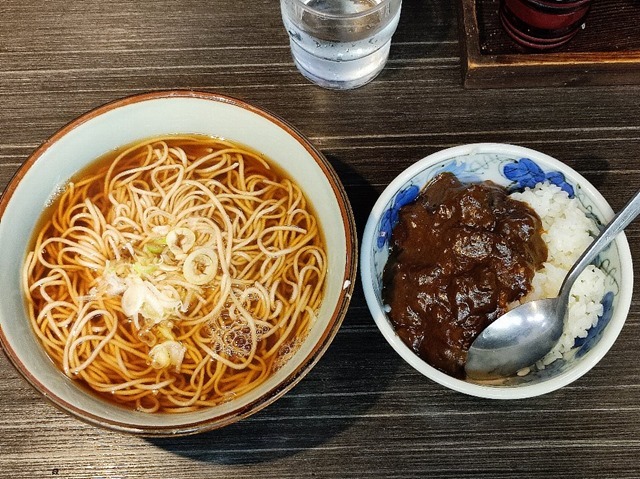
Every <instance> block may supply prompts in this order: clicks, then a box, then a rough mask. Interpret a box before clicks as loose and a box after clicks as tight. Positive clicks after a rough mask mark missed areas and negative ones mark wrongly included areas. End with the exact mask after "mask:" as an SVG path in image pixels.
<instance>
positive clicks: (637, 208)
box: [560, 190, 640, 296]
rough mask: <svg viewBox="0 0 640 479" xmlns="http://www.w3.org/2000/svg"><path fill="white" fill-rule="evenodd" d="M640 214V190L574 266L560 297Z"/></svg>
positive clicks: (565, 281)
mask: <svg viewBox="0 0 640 479" xmlns="http://www.w3.org/2000/svg"><path fill="white" fill-rule="evenodd" d="M638 214H640V190H639V191H637V192H636V194H635V195H634V196H633V198H631V200H629V202H628V203H627V204H626V205H625V207H624V208H622V209H621V210H620V211H618V213H617V214H616V215H615V216H614V217H613V219H612V220H611V221H610V222H609V224H607V225H606V226H605V227H604V229H603V230H602V231H600V234H599V235H598V236H597V237H596V239H595V240H593V242H592V243H591V244H590V245H589V246H588V247H587V249H586V250H584V252H583V253H582V255H581V256H580V258H578V261H576V263H575V264H574V265H573V267H572V268H571V270H570V271H569V273H567V276H566V277H565V279H564V282H563V283H562V287H561V288H560V295H561V296H562V295H565V294H567V295H568V294H569V291H570V290H571V287H572V286H573V283H575V281H576V279H577V278H578V276H580V273H582V270H583V269H584V268H586V267H587V266H588V265H590V264H591V262H592V261H593V260H594V259H595V258H596V256H598V253H600V251H602V250H603V249H604V247H605V246H607V245H608V244H609V243H611V241H612V240H613V239H614V238H615V237H616V236H618V233H620V232H621V231H622V230H624V229H625V228H626V227H627V226H628V225H629V223H631V222H632V221H633V220H634V219H635V218H636V216H638Z"/></svg>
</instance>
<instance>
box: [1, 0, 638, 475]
mask: <svg viewBox="0 0 640 479" xmlns="http://www.w3.org/2000/svg"><path fill="white" fill-rule="evenodd" d="M456 18H457V17H456V11H455V6H454V5H453V2H448V1H445V0H433V1H428V2H427V1H422V0H405V2H404V6H403V13H402V17H401V21H400V26H399V28H398V31H397V33H396V35H395V37H394V43H393V47H392V50H391V57H390V60H389V63H388V65H387V67H386V69H385V70H384V72H383V73H382V74H381V75H380V76H379V77H378V79H376V80H375V81H374V82H373V83H371V84H370V85H368V86H366V87H364V88H362V89H359V90H355V91H350V92H333V91H326V90H322V89H320V88H318V87H315V86H313V85H311V84H309V83H308V82H307V81H305V80H304V78H303V77H302V76H301V75H300V74H298V72H297V71H296V69H295V67H294V65H293V63H292V61H291V58H290V56H289V48H288V40H287V37H286V34H285V31H284V29H283V27H282V22H281V19H280V11H279V6H278V2H276V1H275V0H257V1H253V2H248V1H241V0H215V1H204V0H155V1H150V2H145V1H139V0H114V1H112V2H105V1H101V0H84V1H77V2H74V1H72V0H49V1H46V2H42V1H36V0H2V2H1V3H0V131H1V135H0V187H2V188H4V187H5V186H6V184H7V182H8V181H9V179H10V178H11V176H12V174H13V173H14V172H15V171H16V169H17V168H18V166H19V165H20V164H21V163H22V162H23V161H24V160H25V159H26V158H27V156H28V155H29V153H30V152H31V151H32V150H34V149H35V148H36V147H37V146H38V145H39V144H40V143H41V142H43V141H44V140H45V139H46V138H47V137H49V136H50V135H51V134H53V133H54V132H55V131H56V130H57V129H59V128H60V127H61V126H63V125H64V124H65V123H66V122H68V121H70V120H71V119H73V118H74V117H76V116H77V115H79V114H81V113H83V112H85V111H86V110H88V109H90V108H93V107H96V106H98V105H101V104H103V103H105V102H108V101H110V100H113V99H116V98H119V97H122V96H126V95H129V94H133V93H138V92H143V91H150V90H164V89H173V88H190V89H198V90H205V91H213V92H219V93H223V94H226V95H230V96H235V97H238V98H241V99H243V100H246V101H249V102H251V103H253V104H255V105H257V106H260V107H263V108H266V109H268V110H270V111H272V112H274V113H276V114H277V115H280V116H282V117H284V118H285V119H287V120H289V121H290V122H291V123H292V124H294V125H295V126H297V127H298V128H299V129H300V130H301V131H302V132H303V133H304V134H306V135H307V136H308V137H309V138H310V139H311V140H312V142H313V143H315V144H316V145H317V146H318V147H319V148H320V149H321V150H322V151H323V153H324V154H325V155H326V156H327V158H328V159H329V160H330V162H331V163H332V164H333V165H334V167H335V168H336V170H337V171H338V173H339V175H340V177H341V179H342V181H343V182H344V184H345V186H346V189H347V191H348V193H349V196H350V199H351V201H352V204H353V208H354V210H355V213H356V217H357V222H358V227H359V229H360V231H362V228H363V226H364V223H365V220H366V217H367V215H368V211H369V209H370V208H371V206H372V205H373V203H374V201H375V199H376V197H377V194H379V193H380V191H382V189H383V188H384V186H385V185H386V184H387V183H388V182H389V181H390V180H391V179H392V178H394V176H395V175H397V174H398V173H399V172H400V171H402V170H403V169H404V168H406V167H407V166H409V165H410V164H412V163H413V162H414V161H416V160H418V159H420V158H422V157H424V156H426V155H427V154H429V153H433V152H434V151H437V150H439V149H442V148H445V147H449V146H453V145H459V144H463V143H470V142H480V141H496V142H508V143H515V144H519V145H523V146H528V147H531V148H534V149H538V150H541V151H543V152H545V153H548V154H550V155H552V156H555V157H556V158H559V159H561V160H563V161H565V162H566V163H568V164H569V165H571V166H572V167H574V168H576V169H577V170H578V171H580V172H581V173H582V174H583V175H584V176H585V177H587V178H588V179H589V180H590V181H591V182H592V183H594V184H595V185H596V186H597V187H599V188H600V189H601V191H602V193H603V194H604V195H605V197H606V198H607V199H608V200H609V201H610V203H611V204H612V206H613V208H614V209H618V208H620V207H621V206H622V205H623V204H624V202H625V200H626V199H627V198H628V197H629V196H630V195H631V194H632V193H633V192H634V191H635V190H636V189H637V188H638V187H640V166H639V165H640V86H612V87H573V88H528V89H491V90H465V89H463V88H462V86H461V85H462V83H461V68H460V54H459V45H458V31H457V20H456ZM627 235H628V238H629V241H630V243H631V246H632V250H633V251H634V254H635V253H636V252H637V251H638V248H640V223H636V224H633V225H631V226H630V227H629V229H628V233H627ZM638 264H640V260H639V261H638ZM637 271H638V267H637V266H636V272H637ZM639 287H640V286H636V293H637V292H638V288H639ZM636 297H637V294H636ZM639 350H640V304H638V301H637V300H634V302H633V304H632V306H631V313H630V315H629V317H628V320H627V323H626V326H625V328H624V330H623V331H622V334H621V335H620V337H619V339H618V341H617V342H616V344H615V345H614V347H613V349H612V350H611V351H610V352H609V354H608V355H607V356H606V357H605V358H604V359H603V360H602V361H601V362H600V363H599V364H598V366H597V367H595V368H594V369H593V370H592V371H591V372H590V373H589V374H587V375H586V376H585V377H583V378H581V379H580V380H578V381H576V382H575V383H573V384H572V385H571V386H569V387H566V388H564V389H563V390H561V391H557V392H554V393H551V394H548V395H546V396H543V397H539V398H535V399H527V400H520V401H515V402H501V401H492V400H482V399H477V398H473V397H467V396H464V395H462V394H459V393H455V392H453V391H450V390H447V389H445V388H444V387H441V386H439V385H438V384H435V383H433V382H431V381H429V380H427V379H426V378H424V377H422V376H421V375H419V374H418V373H417V372H415V371H414V370H413V369H412V368H410V367H409V366H408V365H406V364H405V363H404V362H403V361H402V360H401V359H400V358H399V357H398V356H397V355H396V354H395V353H394V352H393V351H392V350H391V348H390V346H388V345H387V343H386V341H385V340H384V339H383V337H382V335H381V334H380V333H379V332H378V330H377V328H376V326H375V324H374V323H373V320H372V319H371V317H370V315H369V312H368V310H367V307H366V305H365V302H364V299H363V294H362V291H361V288H360V286H359V285H358V286H357V288H356V293H355V295H354V297H353V301H352V305H351V308H350V311H349V313H348V315H347V317H346V319H345V322H344V324H343V326H342V328H341V330H340V332H339V333H338V335H337V337H336V339H335V341H334V343H333V344H332V346H331V347H330V348H329V350H328V352H327V353H326V354H325V356H324V357H323V358H322V360H321V361H320V363H319V364H318V365H317V366H316V367H315V368H314V369H313V371H311V373H310V374H309V375H308V376H307V377H306V378H305V379H304V380H303V381H302V382H301V383H300V384H299V385H298V386H296V387H295V388H294V389H293V390H292V391H290V392H289V393H288V394H287V395H285V396H284V397H283V398H282V399H280V400H279V401H277V402H276V403H275V404H273V405H271V406H269V407H268V408H266V409H265V410H263V411H261V412H260V413H258V414H256V415H254V416H252V417H250V418H248V419H246V420H243V421H241V422H239V423H236V424H234V425H231V426H228V427H226V428H224V429H222V430H218V431H214V432H211V433H206V434H201V435H196V436H189V437H183V438H166V439H144V438H140V437H135V436H129V435H123V434H119V433H114V432H110V431H107V430H102V429H99V428H95V427H92V426H89V425H86V424H84V423H83V422H80V421H78V420H76V419H74V418H72V417H69V416H67V415H66V414H65V413H62V412H60V411H58V410H57V409H56V408H54V407H53V406H51V405H50V404H49V403H48V402H47V401H46V400H45V399H43V398H42V397H41V396H40V395H39V394H37V393H36V392H35V391H34V390H33V389H32V388H31V387H30V386H29V385H28V384H27V383H26V382H25V381H24V380H23V379H22V377H21V376H20V375H19V374H18V373H17V372H16V371H15V370H14V368H13V367H12V366H11V365H10V364H9V362H8V361H7V360H6V358H5V357H4V356H3V355H0V476H1V477H8V478H11V479H18V478H48V477H52V478H57V477H59V478H65V479H66V478H83V479H84V478H190V479H191V478H202V479H204V478H244V477H257V478H287V477H288V478H298V477H332V478H344V477H353V478H359V477H389V478H399V477H432V478H433V477H442V478H506V477H518V478H549V477H562V478H583V477H592V478H603V477H611V478H632V477H634V478H637V477H639V476H640V366H638V357H639V355H638V351H639Z"/></svg>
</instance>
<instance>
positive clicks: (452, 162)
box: [360, 143, 633, 399]
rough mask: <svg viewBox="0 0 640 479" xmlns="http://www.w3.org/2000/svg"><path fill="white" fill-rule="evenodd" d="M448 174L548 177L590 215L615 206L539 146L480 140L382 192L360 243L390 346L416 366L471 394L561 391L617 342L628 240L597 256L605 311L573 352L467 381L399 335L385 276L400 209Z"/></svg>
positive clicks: (368, 288) (521, 183) (469, 178)
mask: <svg viewBox="0 0 640 479" xmlns="http://www.w3.org/2000/svg"><path fill="white" fill-rule="evenodd" d="M443 172H451V173H454V174H455V175H456V176H457V177H458V178H459V179H460V180H461V181H464V182H478V181H485V180H491V181H493V182H495V183H497V184H500V185H503V186H505V187H506V188H507V189H509V190H513V191H516V190H522V189H524V188H526V187H530V188H532V187H534V186H535V185H536V184H538V183H540V182H543V181H549V182H551V183H553V184H555V185H557V186H559V187H560V188H562V189H563V190H564V191H566V192H567V193H568V194H569V196H570V197H576V198H577V199H578V200H579V201H580V203H581V204H582V206H583V207H584V209H585V211H586V212H587V214H589V215H592V216H593V217H594V218H595V219H596V221H597V222H599V223H600V224H603V223H606V222H608V221H609V220H610V219H611V217H612V216H613V211H612V209H611V207H610V206H609V204H608V203H607V201H606V200H605V199H604V198H603V197H602V195H601V194H600V193H599V192H598V191H597V190H596V189H595V187H593V185H591V184H590V183H589V182H588V181H587V180H586V179H585V178H583V177H582V176H581V175H580V174H579V173H577V172H576V171H575V170H573V169H571V168H569V167H568V166H567V165H565V164H563V163H561V162H560V161H558V160H556V159H554V158H552V157H550V156H547V155H544V154H542V153H539V152H537V151H534V150H531V149H528V148H523V147H518V146H513V145H505V144H497V143H478V144H471V145H463V146H459V147H454V148H449V149H446V150H443V151H440V152H437V153H434V154H433V155H430V156H428V157H426V158H424V159H422V160H420V161H418V162H416V163H415V164H413V165H412V166H410V167H409V168H407V169H406V170H405V171H404V172H402V173H401V174H400V175H398V177H397V178H396V179H395V180H394V181H393V182H392V183H391V184H390V185H389V186H388V187H387V188H386V189H385V190H384V192H383V193H382V195H381V196H380V198H379V199H378V201H377V202H376V204H375V206H374V208H373V210H372V212H371V214H370V216H369V220H368V222H367V225H366V228H365V231H364V235H363V239H362V247H361V259H360V274H361V277H362V284H363V288H364V292H365V297H366V300H367V304H368V306H369V309H370V311H371V313H372V315H373V318H374V320H375V321H376V324H377V325H378V328H379V329H380V331H381V332H382V334H383V335H384V336H385V338H386V339H387V341H388V342H389V343H390V344H391V346H392V347H393V348H394V349H395V350H396V351H397V352H398V353H399V354H400V356H401V357H402V358H404V359H405V360H406V361H407V362H408V363H409V364H410V365H411V366H413V367H414V368H415V369H417V370H418V371H419V372H421V373H422V374H424V375H425V376H427V377H429V378H431V379H433V380H434V381H436V382H438V383H440V384H442V385H444V386H447V387H449V388H451V389H454V390H456V391H460V392H463V393H466V394H470V395H474V396H480V397H487V398H496V399H515V398H523V397H531V396H537V395H540V394H545V393H548V392H551V391H553V390H555V389H558V388H560V387H562V386H565V385H567V384H569V383H570V382H572V381H574V380H576V379H577V378H579V377H580V376H582V375H583V374H585V373H586V372H587V371H589V370H590V369H591V368H592V367H593V366H594V365H595V364H596V363H597V362H598V361H599V360H600V359H601V358H602V357H603V356H604V355H605V354H606V352H607V351H608V350H609V349H610V348H611V346H612V345H613V343H614V342H615V340H616V338H617V337H618V334H619V333H620V330H621V329H622V326H623V325H624V322H625V320H626V316H627V313H628V311H629V307H630V304H631V293H632V291H633V267H632V260H631V253H630V251H629V244H628V242H627V240H626V238H625V236H624V234H621V235H620V236H618V238H617V239H616V240H615V241H614V242H613V243H612V244H611V245H610V246H609V247H608V248H607V249H606V250H605V251H603V252H602V253H601V254H600V256H599V257H598V259H597V261H596V265H597V266H598V267H600V268H601V269H602V270H603V271H604V272H605V273H606V275H607V292H606V294H605V296H604V297H603V298H602V304H603V309H604V313H603V315H602V316H601V317H600V319H599V320H598V324H597V325H596V326H595V327H594V328H592V329H591V330H590V331H589V334H588V336H587V337H586V338H581V339H577V340H576V342H575V344H574V349H573V351H572V354H571V355H569V356H568V357H567V358H565V359H560V360H556V361H555V362H554V363H552V364H551V365H549V366H547V367H546V368H545V369H543V370H540V371H535V372H532V373H530V374H527V375H525V376H516V377H512V378H506V379H504V380H501V381H494V382H492V383H487V382H484V383H480V382H472V381H464V380H460V379H456V378H453V377H450V376H448V375H446V374H444V373H442V372H441V371H438V370H437V369H435V368H433V367H431V366H430V365H429V364H427V363H426V362H425V361H423V360H422V359H420V358H419V357H418V356H417V355H416V354H415V353H413V351H411V350H410V349H409V348H408V347H407V346H406V345H405V344H404V343H403V342H402V341H401V340H400V338H399V337H398V336H397V334H396V333H395V331H394V329H393V327H392V325H391V323H390V322H389V319H388V318H387V315H386V311H385V305H384V303H383V301H382V295H381V293H382V274H383V270H384V266H385V264H386V262H387V259H388V256H389V250H388V247H389V239H390V237H391V234H392V231H393V227H394V226H395V223H396V222H397V219H398V213H399V211H400V209H401V208H402V207H403V206H404V205H406V204H409V203H411V202H412V201H414V200H415V199H416V197H417V196H418V194H419V193H420V191H421V189H422V188H423V187H424V185H425V184H426V183H427V182H429V181H430V180H431V179H432V178H434V177H435V176H437V175H438V174H440V173H443Z"/></svg>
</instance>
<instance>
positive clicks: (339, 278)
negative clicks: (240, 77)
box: [0, 91, 357, 435]
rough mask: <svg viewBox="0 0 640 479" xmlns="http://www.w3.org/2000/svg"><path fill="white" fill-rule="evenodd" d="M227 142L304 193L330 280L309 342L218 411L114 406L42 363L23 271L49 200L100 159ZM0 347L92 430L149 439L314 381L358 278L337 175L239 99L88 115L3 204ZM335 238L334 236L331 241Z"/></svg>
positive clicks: (243, 410) (227, 415) (234, 414)
mask: <svg viewBox="0 0 640 479" xmlns="http://www.w3.org/2000/svg"><path fill="white" fill-rule="evenodd" d="M177 133H195V134H203V135H209V136H215V137H223V138H226V139H229V140H232V141H235V142H237V143H240V144H242V145H244V146H247V147H249V148H252V149H253V150H255V151H258V152H260V153H262V154H264V155H265V156H266V157H267V158H269V159H271V161H272V162H273V163H275V164H277V165H278V166H279V167H280V168H281V169H282V170H284V171H286V173H287V174H288V175H289V176H290V177H291V178H292V179H293V180H294V181H296V182H297V183H298V185H300V187H301V188H302V190H303V191H304V192H305V194H306V195H307V198H308V199H309V201H310V203H311V204H312V205H313V208H314V210H315V212H316V214H317V217H318V219H319V223H320V225H321V229H322V230H323V231H324V232H325V233H327V234H326V235H325V239H326V243H327V245H326V246H327V254H328V268H329V271H330V274H329V275H328V281H327V284H326V289H325V297H324V300H323V303H322V306H321V309H320V311H319V312H318V317H317V321H316V322H315V323H314V324H313V326H312V328H311V330H310V332H309V335H308V337H307V339H306V340H305V341H304V343H303V344H302V346H301V347H300V349H299V350H298V352H297V353H296V354H295V355H294V356H293V357H292V358H291V359H290V360H289V361H288V362H287V363H286V364H285V365H284V366H282V367H281V368H280V369H279V370H278V371H277V373H276V374H275V375H273V376H272V377H271V378H270V379H269V380H267V381H266V382H265V383H263V384H262V385H261V386H259V387H258V388H257V389H254V390H253V391H251V392H249V393H247V394H245V395H242V396H239V397H238V398H236V399H234V400H232V401H230V402H227V403H225V404H222V405H220V406H216V407H212V408H208V409H203V410H200V411H197V412H189V413H179V414H148V413H142V412H137V411H133V410H129V409H125V408H123V407H120V406H116V405H113V404H111V403H109V402H107V401H105V400H103V399H101V398H99V397H97V396H95V395H93V394H91V393H88V392H87V391H85V389H84V388H82V387H80V386H78V384H77V382H75V381H72V380H70V379H68V378H67V377H66V376H65V375H64V374H62V372H61V371H59V370H58V369H57V368H56V367H55V366H54V364H53V363H52V361H51V360H50V359H49V358H48V357H47V356H46V355H45V353H44V352H43V349H42V348H41V347H40V344H39V343H38V341H37V340H36V337H35V335H34V333H33V332H32V330H31V326H30V324H29V321H28V319H27V315H26V314H25V300H24V294H23V291H22V288H21V280H20V271H21V268H22V263H23V261H24V258H25V254H26V248H27V245H28V244H29V242H30V239H31V236H32V232H33V230H34V227H35V226H36V223H37V222H38V218H39V217H40V216H41V214H42V212H43V209H44V208H45V207H46V205H47V203H48V202H49V200H50V198H51V197H52V196H53V195H55V193H56V192H57V191H58V189H59V188H60V187H61V186H62V185H64V184H65V183H66V182H67V181H68V179H69V178H70V177H72V176H73V175H74V174H75V173H76V172H77V171H78V170H81V169H82V168H84V167H85V166H86V165H88V164H90V163H91V162H93V161H94V160H95V159H97V158H98V157H100V156H102V155H103V154H105V153H107V152H109V151H112V150H114V149H116V148H118V147H121V146H123V145H127V144H130V143H132V142H134V141H137V140H142V139H146V138H149V137H153V136H157V135H165V134H177ZM0 215H1V221H0V247H1V248H2V250H3V254H2V255H1V256H0V290H1V291H3V300H2V302H0V340H1V341H2V347H3V348H4V351H5V353H6V354H7V356H8V357H9V359H10V360H11V362H12V363H13V364H14V365H15V367H16V368H17V369H18V371H20V373H22V375H23V376H24V377H25V378H26V379H27V380H28V381H29V382H30V383H31V384H32V385H33V386H34V387H35V388H36V389H37V390H38V391H39V392H40V393H42V395H43V396H45V397H46V398H47V399H49V400H50V401H52V402H53V403H54V404H55V405H57V406H59V407H60V408H62V409H63V410H65V411H68V412H69V413H71V414H73V415H75V416H77V417H78V418H80V419H83V420H86V421H88V422H90V423H93V424H96V425H100V426H105V427H108V428H112V429H116V430H119V431H127V432H132V433H140V434H145V435H154V434H156V435H168V434H188V433H195V432H201V431H204V430H208V429H212V428H217V427H221V426H224V425H226V424H229V423H231V422H234V421H236V420H238V419H240V418H243V417H245V416H248V415H249V414H252V413H254V412H256V411H258V410H259V409H261V408H263V407H265V406H266V405H268V404H270V403H272V402H273V401H274V400H276V399H277V398H278V397H280V396H282V395H283V394H284V393H285V392H286V391H288V390H289V389H290V388H291V387H292V386H293V385H294V384H296V383H297V382H298V381H300V379H302V377H303V376H304V375H305V374H306V373H308V372H309V370H310V369H311V368H312V367H313V365H314V364H315V363H316V362H317V361H318V360H319V358H320V357H321V356H322V354H323V353H324V352H325V350H326V349H327V347H328V346H329V344H330V342H331V341H332V339H333V337H334V335H335V334H336V332H337V330H338V328H339V326H340V324H341V322H342V319H343V317H344V315H345V312H346V310H347V307H348V303H349V299H350V297H351V292H352V288H353V284H354V277H355V274H356V273H355V272H356V266H357V264H356V257H357V249H356V241H357V239H356V238H357V237H356V233H355V226H354V221H353V216H352V212H351V207H350V205H349V202H348V199H347V195H346V194H345V191H344V189H343V187H342V185H341V184H340V181H339V179H338V177H337V176H336V174H335V172H334V170H333V169H332V167H331V166H330V164H329V163H328V162H327V160H326V159H325V158H324V157H323V155H322V154H321V153H319V152H318V150H316V149H315V148H314V147H313V146H312V145H311V144H310V143H309V141H307V140H306V139H305V138H304V137H303V136H302V135H301V134H300V133H299V132H298V131H296V129H295V128H293V127H292V126H291V125H289V124H287V123H286V122H285V121H283V120H281V119H279V118H277V117H276V116H274V115H272V114H270V113H268V112H266V111H264V110H261V109H259V108H256V107H255V106H251V105H249V104H247V103H245V102H242V101H239V100H237V99H233V98H229V97H225V96H221V95H215V94H208V93H198V92H191V91H170V92H159V93H150V94H143V95H139V96H134V97H129V98H125V99H122V100H119V101H115V102H113V103H110V104H107V105H105V106H102V107H100V108H97V109H95V110H93V111H91V112H88V113H86V114H84V115H83V116H81V117H79V118H78V119H76V120H74V121H73V122H71V123H70V124H69V125H67V126H65V127H64V128H62V129H61V130H60V131H59V132H57V133H56V134H55V135H53V137H51V138H50V139H49V140H47V141H46V142H45V143H44V144H43V145H42V146H41V147H40V148H38V149H37V150H36V151H35V152H34V153H33V154H32V155H31V156H30V157H29V158H28V159H27V160H26V162H25V163H24V165H22V167H21V168H20V169H19V170H18V172H17V174H16V175H15V177H14V178H13V179H12V181H11V183H10V184H9V186H8V187H7V189H6V191H5V193H4V195H3V197H2V200H1V201H0ZM328 232H331V234H328Z"/></svg>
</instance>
